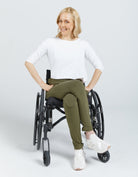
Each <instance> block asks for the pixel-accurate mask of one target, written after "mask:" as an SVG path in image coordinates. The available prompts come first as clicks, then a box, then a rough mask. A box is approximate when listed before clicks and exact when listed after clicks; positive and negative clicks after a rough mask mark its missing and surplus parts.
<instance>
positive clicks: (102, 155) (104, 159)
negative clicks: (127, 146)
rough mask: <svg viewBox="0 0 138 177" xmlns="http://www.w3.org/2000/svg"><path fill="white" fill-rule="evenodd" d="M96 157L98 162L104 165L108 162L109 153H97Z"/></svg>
mask: <svg viewBox="0 0 138 177" xmlns="http://www.w3.org/2000/svg"><path fill="white" fill-rule="evenodd" d="M97 155H98V158H99V160H100V161H101V162H104V163H106V162H108V160H109V159H110V153H109V151H106V152H104V153H97Z"/></svg>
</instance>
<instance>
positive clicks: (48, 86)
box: [41, 83, 53, 91]
mask: <svg viewBox="0 0 138 177" xmlns="http://www.w3.org/2000/svg"><path fill="white" fill-rule="evenodd" d="M52 87H53V85H48V84H46V83H43V84H42V85H41V88H42V89H44V90H46V91H49V90H50V89H51V88H52Z"/></svg>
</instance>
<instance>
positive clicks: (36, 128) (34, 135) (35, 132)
mask: <svg viewBox="0 0 138 177" xmlns="http://www.w3.org/2000/svg"><path fill="white" fill-rule="evenodd" d="M39 105H40V94H39V92H38V93H37V96H36V107H35V121H34V134H33V145H35V144H36V143H37V141H38V124H39V122H38V119H39V117H38V111H39Z"/></svg>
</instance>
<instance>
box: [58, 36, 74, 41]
mask: <svg viewBox="0 0 138 177" xmlns="http://www.w3.org/2000/svg"><path fill="white" fill-rule="evenodd" d="M60 38H61V39H63V40H68V41H73V40H75V39H76V38H72V37H71V36H61V37H60Z"/></svg>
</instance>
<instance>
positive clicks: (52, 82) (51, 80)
mask: <svg viewBox="0 0 138 177" xmlns="http://www.w3.org/2000/svg"><path fill="white" fill-rule="evenodd" d="M68 80H80V81H81V82H83V81H82V79H54V78H49V79H48V83H49V84H58V83H60V82H64V81H68Z"/></svg>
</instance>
